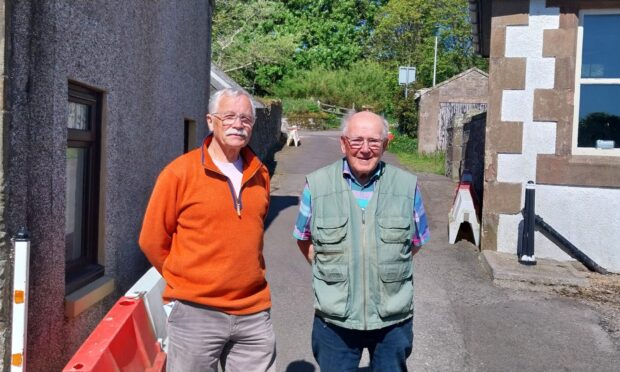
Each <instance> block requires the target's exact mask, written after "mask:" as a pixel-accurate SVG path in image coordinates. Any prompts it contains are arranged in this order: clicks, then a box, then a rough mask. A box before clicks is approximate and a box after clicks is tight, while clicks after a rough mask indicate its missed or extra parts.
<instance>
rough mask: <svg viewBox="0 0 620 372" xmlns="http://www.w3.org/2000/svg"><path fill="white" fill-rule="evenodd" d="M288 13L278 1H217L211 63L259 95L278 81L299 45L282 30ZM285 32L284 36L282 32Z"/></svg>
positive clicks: (291, 32)
mask: <svg viewBox="0 0 620 372" xmlns="http://www.w3.org/2000/svg"><path fill="white" fill-rule="evenodd" d="M287 20H288V11H287V9H286V7H285V6H284V5H283V4H282V2H280V1H269V0H254V1H242V0H218V1H217V2H216V6H215V12H214V16H213V28H212V38H213V42H212V54H213V57H212V61H213V62H214V63H215V64H216V65H217V66H219V67H220V68H221V69H222V70H223V71H224V72H226V73H227V74H229V75H230V76H231V77H232V78H233V79H235V80H236V81H237V82H238V83H239V84H241V85H242V86H244V87H246V88H249V89H250V90H253V91H254V90H255V89H254V88H255V87H256V86H258V92H259V93H260V92H261V87H265V86H269V85H271V84H273V83H274V82H275V81H276V80H277V79H279V78H280V77H281V76H282V75H283V74H284V72H285V71H286V66H288V65H290V64H291V60H292V58H293V54H294V52H295V48H296V47H297V45H298V42H299V36H298V33H297V32H295V31H294V30H283V27H284V25H285V24H286V22H287ZM283 31H285V32H283Z"/></svg>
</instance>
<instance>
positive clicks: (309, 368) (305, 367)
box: [286, 360, 316, 372]
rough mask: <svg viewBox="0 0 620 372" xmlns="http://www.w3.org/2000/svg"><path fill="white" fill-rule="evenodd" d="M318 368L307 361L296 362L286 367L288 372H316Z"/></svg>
mask: <svg viewBox="0 0 620 372" xmlns="http://www.w3.org/2000/svg"><path fill="white" fill-rule="evenodd" d="M314 371H316V368H315V367H314V366H313V365H312V364H311V363H308V362H306V361H305V360H296V361H294V362H292V363H291V364H289V365H288V366H287V367H286V372H314Z"/></svg>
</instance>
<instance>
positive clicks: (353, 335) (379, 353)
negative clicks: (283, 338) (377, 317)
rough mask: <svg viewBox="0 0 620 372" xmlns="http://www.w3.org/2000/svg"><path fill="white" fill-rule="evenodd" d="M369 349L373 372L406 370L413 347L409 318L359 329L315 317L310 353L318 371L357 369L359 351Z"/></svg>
mask: <svg viewBox="0 0 620 372" xmlns="http://www.w3.org/2000/svg"><path fill="white" fill-rule="evenodd" d="M364 348H366V349H368V353H369V354H370V369H371V370H372V371H377V372H379V371H389V372H396V371H406V370H407V365H406V361H407V357H409V355H411V350H412V349H413V322H412V319H411V318H410V319H408V320H406V321H404V322H402V323H398V324H395V325H392V326H389V327H386V328H382V329H377V330H372V331H358V330H352V329H346V328H342V327H338V326H335V325H333V324H329V323H327V322H325V321H324V320H323V319H321V318H320V317H318V316H315V317H314V324H313V327H312V352H313V354H314V358H315V359H316V361H317V363H318V364H319V367H320V369H321V372H332V371H334V372H345V371H357V369H358V366H359V363H360V359H361V357H362V351H363V350H364Z"/></svg>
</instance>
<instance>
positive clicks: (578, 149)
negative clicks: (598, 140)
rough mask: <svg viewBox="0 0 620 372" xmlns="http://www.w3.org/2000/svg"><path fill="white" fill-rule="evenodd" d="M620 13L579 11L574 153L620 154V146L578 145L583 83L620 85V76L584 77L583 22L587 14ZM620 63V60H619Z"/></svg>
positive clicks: (599, 10) (610, 10)
mask: <svg viewBox="0 0 620 372" xmlns="http://www.w3.org/2000/svg"><path fill="white" fill-rule="evenodd" d="M610 14H612V15H620V9H596V10H595V9H587V10H581V11H580V12H579V26H578V27H577V55H576V58H575V97H574V102H575V106H574V109H573V134H572V154H573V155H589V156H620V148H614V149H606V150H603V149H597V148H594V147H578V139H579V138H578V137H579V109H580V104H581V102H580V100H581V86H582V85H603V84H614V85H620V78H600V79H597V78H582V77H581V67H582V62H583V22H584V17H585V16H586V15H610ZM619 63H620V62H619Z"/></svg>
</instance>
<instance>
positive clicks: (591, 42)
mask: <svg viewBox="0 0 620 372" xmlns="http://www.w3.org/2000/svg"><path fill="white" fill-rule="evenodd" d="M581 77H582V78H620V14H597V15H585V16H584V18H583V54H582V62H581Z"/></svg>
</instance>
